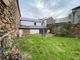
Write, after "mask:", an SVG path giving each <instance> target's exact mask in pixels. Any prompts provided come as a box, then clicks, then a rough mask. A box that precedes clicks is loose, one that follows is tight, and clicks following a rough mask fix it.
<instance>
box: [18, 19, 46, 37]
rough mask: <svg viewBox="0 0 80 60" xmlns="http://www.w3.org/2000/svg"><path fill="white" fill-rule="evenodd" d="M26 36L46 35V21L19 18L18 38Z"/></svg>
mask: <svg viewBox="0 0 80 60" xmlns="http://www.w3.org/2000/svg"><path fill="white" fill-rule="evenodd" d="M28 34H43V35H45V34H47V27H46V21H45V20H43V19H30V18H21V19H20V27H19V36H20V37H21V36H25V35H28Z"/></svg>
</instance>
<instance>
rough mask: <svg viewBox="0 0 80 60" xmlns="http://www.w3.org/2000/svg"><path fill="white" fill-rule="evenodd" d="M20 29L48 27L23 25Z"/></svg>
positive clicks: (43, 27) (44, 27)
mask: <svg viewBox="0 0 80 60" xmlns="http://www.w3.org/2000/svg"><path fill="white" fill-rule="evenodd" d="M19 29H47V27H46V26H24V25H21V26H20V27H19Z"/></svg>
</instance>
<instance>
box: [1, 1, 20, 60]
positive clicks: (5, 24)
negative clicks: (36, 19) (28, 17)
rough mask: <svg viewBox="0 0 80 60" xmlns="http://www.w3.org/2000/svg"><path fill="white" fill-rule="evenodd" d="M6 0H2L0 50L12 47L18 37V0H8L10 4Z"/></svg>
mask: <svg viewBox="0 0 80 60" xmlns="http://www.w3.org/2000/svg"><path fill="white" fill-rule="evenodd" d="M4 1H5V0H4ZM4 1H3V0H0V51H1V49H2V48H3V49H4V51H6V50H5V49H7V48H10V46H11V44H12V41H13V39H15V38H17V34H18V25H19V17H20V14H19V8H18V4H17V0H10V1H9V0H6V3H7V2H8V3H9V4H8V5H7V4H5V2H4ZM0 60H1V59H0Z"/></svg>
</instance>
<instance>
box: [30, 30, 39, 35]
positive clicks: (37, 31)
mask: <svg viewBox="0 0 80 60" xmlns="http://www.w3.org/2000/svg"><path fill="white" fill-rule="evenodd" d="M30 34H39V29H31V30H30Z"/></svg>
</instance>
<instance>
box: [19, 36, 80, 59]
mask: <svg viewBox="0 0 80 60" xmlns="http://www.w3.org/2000/svg"><path fill="white" fill-rule="evenodd" d="M18 44H19V46H20V51H21V52H22V53H25V52H30V53H31V57H26V60H80V39H78V38H66V37H55V36H53V37H42V36H41V35H28V36H25V37H22V38H20V39H19V41H18Z"/></svg>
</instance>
